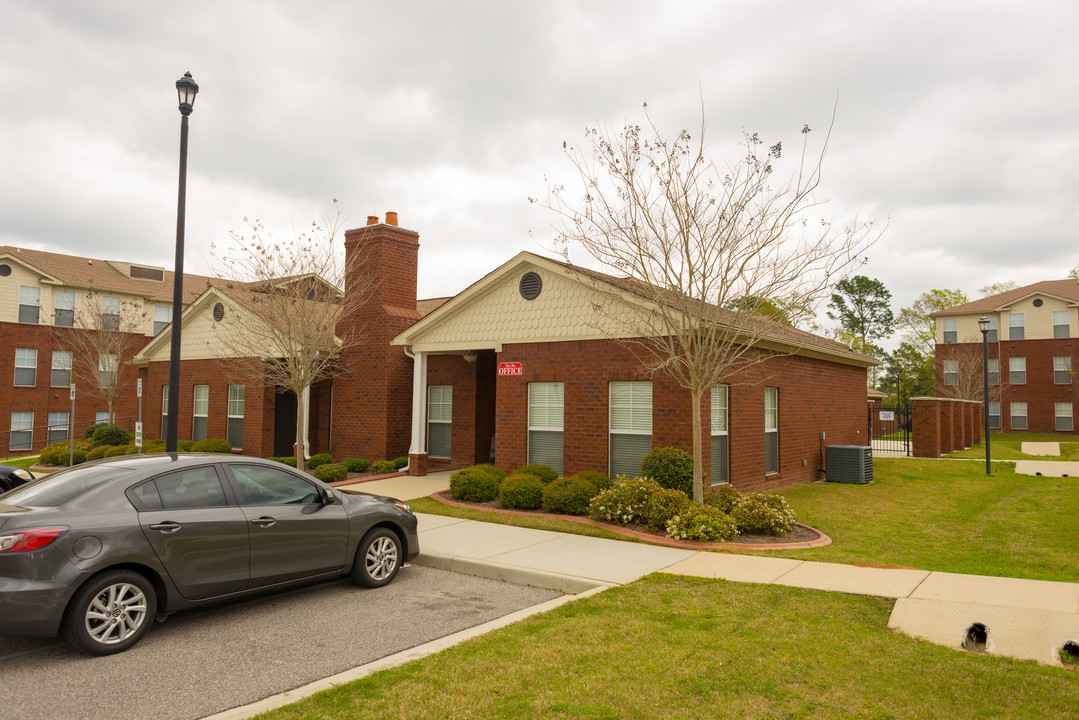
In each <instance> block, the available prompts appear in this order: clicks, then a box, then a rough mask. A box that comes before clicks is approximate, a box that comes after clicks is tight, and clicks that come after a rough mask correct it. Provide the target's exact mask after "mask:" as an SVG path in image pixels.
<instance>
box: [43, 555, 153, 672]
mask: <svg viewBox="0 0 1079 720" xmlns="http://www.w3.org/2000/svg"><path fill="white" fill-rule="evenodd" d="M156 615H157V594H156V593H155V592H154V586H153V584H152V583H151V582H150V581H149V580H148V579H146V577H144V576H142V575H140V574H138V573H135V572H130V571H128V570H113V571H111V572H107V573H104V574H102V575H99V576H98V577H96V578H94V579H92V580H91V581H90V582H89V583H87V584H86V585H84V586H83V587H81V588H79V591H78V592H77V593H75V597H73V598H72V599H71V603H70V604H69V605H68V607H67V614H66V615H65V616H64V636H65V637H66V638H67V641H68V642H69V643H71V644H72V645H73V646H74V647H76V648H77V649H79V650H82V651H83V652H85V653H89V654H90V655H112V654H113V653H118V652H123V651H124V650H127V649H128V648H130V647H131V646H132V645H134V644H135V643H137V642H138V641H139V640H140V639H141V638H142V636H143V635H145V634H146V631H147V630H149V629H150V625H151V623H152V622H153V620H154V617H155V616H156Z"/></svg>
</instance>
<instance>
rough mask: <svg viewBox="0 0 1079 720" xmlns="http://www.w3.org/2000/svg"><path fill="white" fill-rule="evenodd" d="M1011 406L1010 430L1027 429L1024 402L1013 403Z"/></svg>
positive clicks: (1025, 405)
mask: <svg viewBox="0 0 1079 720" xmlns="http://www.w3.org/2000/svg"><path fill="white" fill-rule="evenodd" d="M1011 406H1012V418H1011V422H1012V426H1011V427H1012V430H1026V429H1027V404H1026V403H1025V402H1013V403H1012V404H1011Z"/></svg>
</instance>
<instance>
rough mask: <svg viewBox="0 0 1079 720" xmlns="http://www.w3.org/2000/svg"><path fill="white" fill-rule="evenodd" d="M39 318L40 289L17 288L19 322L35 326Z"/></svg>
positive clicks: (21, 286) (24, 286)
mask: <svg viewBox="0 0 1079 720" xmlns="http://www.w3.org/2000/svg"><path fill="white" fill-rule="evenodd" d="M40 318H41V288H39V287H30V286H28V285H20V286H19V322H21V323H30V324H31V325H37V324H38V322H40Z"/></svg>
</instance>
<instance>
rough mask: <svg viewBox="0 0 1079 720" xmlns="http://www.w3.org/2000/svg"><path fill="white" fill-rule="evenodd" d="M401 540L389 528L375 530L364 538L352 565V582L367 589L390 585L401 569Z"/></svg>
mask: <svg viewBox="0 0 1079 720" xmlns="http://www.w3.org/2000/svg"><path fill="white" fill-rule="evenodd" d="M401 558H402V548H401V539H400V538H399V537H397V533H395V532H394V531H393V530H390V529H389V528H384V527H379V528H374V529H373V530H371V531H369V532H368V533H367V534H366V535H364V536H363V540H361V541H360V546H359V548H357V550H356V560H355V561H354V562H353V563H352V581H353V582H355V583H356V584H357V585H361V586H363V587H366V588H377V587H382V586H384V585H389V584H390V581H391V580H393V579H394V577H396V575H397V571H398V570H400V569H401Z"/></svg>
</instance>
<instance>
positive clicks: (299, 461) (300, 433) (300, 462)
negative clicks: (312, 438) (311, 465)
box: [296, 391, 307, 472]
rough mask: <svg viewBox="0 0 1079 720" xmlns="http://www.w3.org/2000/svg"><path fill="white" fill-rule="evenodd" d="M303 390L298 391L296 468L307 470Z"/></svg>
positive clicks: (302, 470)
mask: <svg viewBox="0 0 1079 720" xmlns="http://www.w3.org/2000/svg"><path fill="white" fill-rule="evenodd" d="M303 400H304V398H303V391H300V392H298V393H296V469H297V470H300V471H301V472H306V471H307V458H305V457H304V454H303V441H304V439H305V438H306V437H307V428H305V427H304V425H303Z"/></svg>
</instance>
